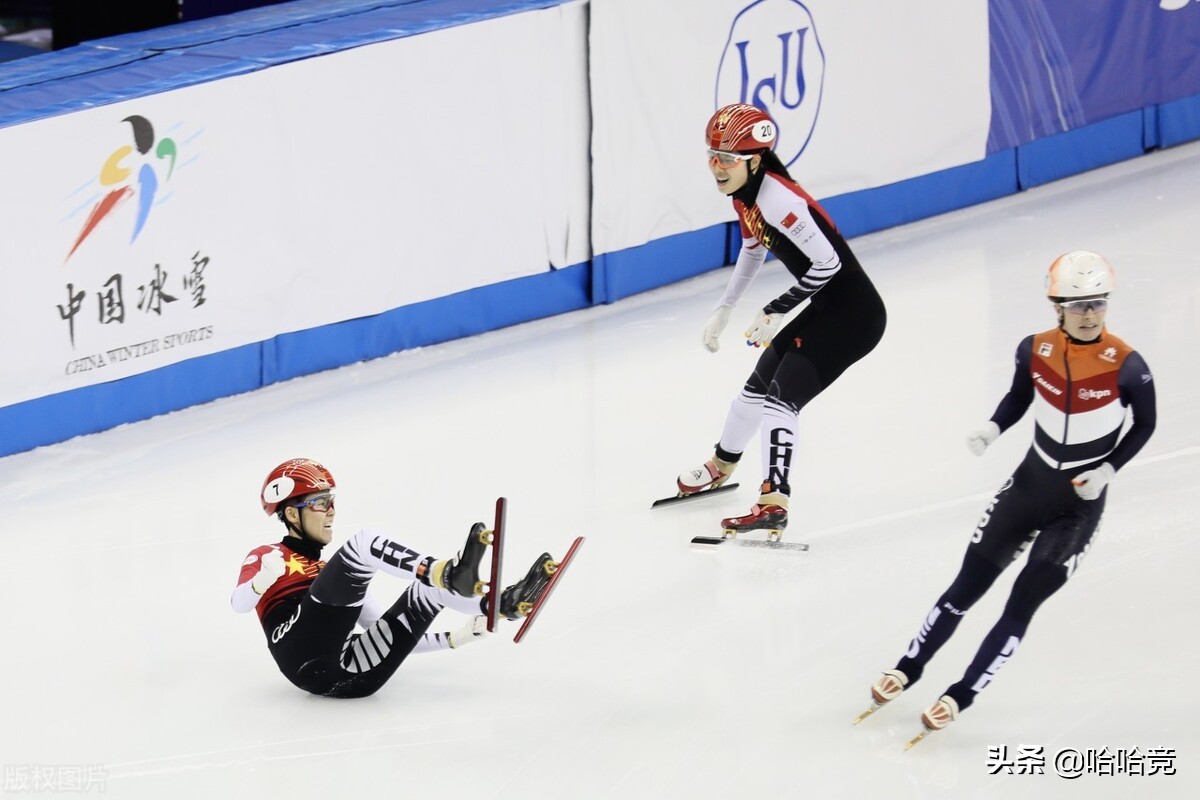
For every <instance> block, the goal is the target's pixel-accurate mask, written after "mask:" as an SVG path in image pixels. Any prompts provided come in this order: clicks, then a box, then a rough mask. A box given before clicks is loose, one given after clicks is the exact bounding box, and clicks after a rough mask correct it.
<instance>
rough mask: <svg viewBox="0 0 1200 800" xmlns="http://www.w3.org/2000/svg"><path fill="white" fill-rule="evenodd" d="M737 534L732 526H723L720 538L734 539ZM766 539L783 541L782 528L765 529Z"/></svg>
mask: <svg viewBox="0 0 1200 800" xmlns="http://www.w3.org/2000/svg"><path fill="white" fill-rule="evenodd" d="M737 535H738V532H737V530H736V529H734V528H725V529H724V530H723V531H721V538H722V539H736V538H737ZM767 541H768V542H782V541H783V529H782V528H779V529H775V528H771V529H769V530H767Z"/></svg>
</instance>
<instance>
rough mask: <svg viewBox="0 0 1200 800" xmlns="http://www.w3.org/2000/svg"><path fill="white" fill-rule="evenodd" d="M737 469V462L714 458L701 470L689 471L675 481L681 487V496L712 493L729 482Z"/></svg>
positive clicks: (706, 462) (705, 463)
mask: <svg viewBox="0 0 1200 800" xmlns="http://www.w3.org/2000/svg"><path fill="white" fill-rule="evenodd" d="M735 469H737V462H736V461H725V460H723V459H720V458H718V457H717V456H713V457H712V458H710V459H709V460H708V461H705V462H704V464H703V465H702V466H701V467H700V468H699V469H693V470H689V471H688V472H685V473H683V474H682V475H680V476H679V477H678V478H676V479H675V485H676V486H678V487H679V496H680V497H686V496H688V495H690V494H698V493H700V492H707V491H712V490H713V489H716V488H717V487H718V486H720V485H721V484H723V483H725V481H727V480H729V476H730V475H732V474H733V471H734V470H735Z"/></svg>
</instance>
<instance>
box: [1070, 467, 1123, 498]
mask: <svg viewBox="0 0 1200 800" xmlns="http://www.w3.org/2000/svg"><path fill="white" fill-rule="evenodd" d="M1116 474H1117V471H1116V470H1115V469H1113V468H1112V465H1110V464H1109V463H1108V462H1107V461H1105V462H1104V463H1103V464H1101V465H1100V466H1098V467H1096V468H1095V469H1089V470H1088V471H1087V472H1081V473H1079V474H1078V475H1076V476H1075V478H1074V479H1073V480H1072V481H1071V483H1073V484H1075V494H1077V495H1079V496H1080V497H1082V498H1083V499H1084V500H1095V499H1096V498H1097V497H1099V496H1100V493H1101V492H1103V491H1104V487H1105V486H1108V482H1109V481H1111V480H1112V479H1113V476H1114V475H1116Z"/></svg>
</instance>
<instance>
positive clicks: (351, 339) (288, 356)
mask: <svg viewBox="0 0 1200 800" xmlns="http://www.w3.org/2000/svg"><path fill="white" fill-rule="evenodd" d="M587 266H588V265H587V264H576V265H574V266H571V267H565V268H563V269H559V270H554V271H552V272H545V273H542V274H539V275H531V276H528V277H525V278H516V279H514V280H511V281H505V282H504V283H497V284H492V285H491V286H482V287H479V288H477V289H470V290H468V291H465V292H459V293H458V294H452V295H449V296H447V297H439V298H437V299H434V300H427V301H425V302H423V303H414V304H413V305H409V306H403V307H401V308H397V309H393V310H392V311H387V312H384V313H382V314H377V315H375V316H372V317H363V318H361V319H352V320H347V321H346V322H338V323H334V324H332V325H325V326H322V327H320V328H313V329H310V330H305V331H297V332H296V333H288V334H284V335H281V336H276V337H275V338H274V339H272V340H270V341H268V342H264V343H263V383H264V384H268V383H274V382H276V381H282V380H287V379H289V378H295V377H298V376H300V375H307V374H309V373H312V372H318V371H320V370H325V369H332V368H334V367H341V366H344V365H346V364H353V363H355V362H357V361H365V360H367V359H371V358H379V357H380V356H385V355H388V354H389V353H394V352H396V351H398V350H408V349H411V348H414V347H424V346H426V345H432V344H437V343H439V342H445V341H449V340H451V339H460V338H463V337H466V336H474V335H475V334H479V333H484V332H486V331H490V330H495V329H497V328H504V327H507V326H509V325H516V324H518V323H521V322H528V321H530V320H534V319H541V318H542V317H549V316H553V315H554V314H562V313H565V312H567V311H575V310H578V309H581V308H586V307H587V306H588V305H590V302H589V296H588V275H589V272H588V268H587Z"/></svg>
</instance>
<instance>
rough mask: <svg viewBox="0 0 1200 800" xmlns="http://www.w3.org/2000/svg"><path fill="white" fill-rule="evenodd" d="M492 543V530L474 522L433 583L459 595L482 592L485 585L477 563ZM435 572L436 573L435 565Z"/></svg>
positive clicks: (465, 595)
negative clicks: (455, 553)
mask: <svg viewBox="0 0 1200 800" xmlns="http://www.w3.org/2000/svg"><path fill="white" fill-rule="evenodd" d="M491 543H492V532H491V531H490V530H488V527H487V525H484V524H483V523H482V522H476V523H475V524H474V525H472V526H471V532H470V533H469V534H467V542H466V544H464V545H463V548H462V550H459V551H458V556H457V557H455V558H453V559H451V560H450V561H447V562H442V563H444V564H445V568H444V569H443V570H442V571H441V575H440V580H438V579H435V581H434V585H436V586H440V587H441V588H443V589H447V590H449V591H451V592H453V593H454V594H456V595H459V596H460V597H471V596H479V595H482V594H484V587H486V586H487V584H486V583H484V582H483V581H482V580H481V579H480V577H479V564H480V562H482V561H483V554H484V552H486V551H487V548H488V545H489V544H491ZM434 569H435V574H436V569H437V568H436V567H435V568H434Z"/></svg>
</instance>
